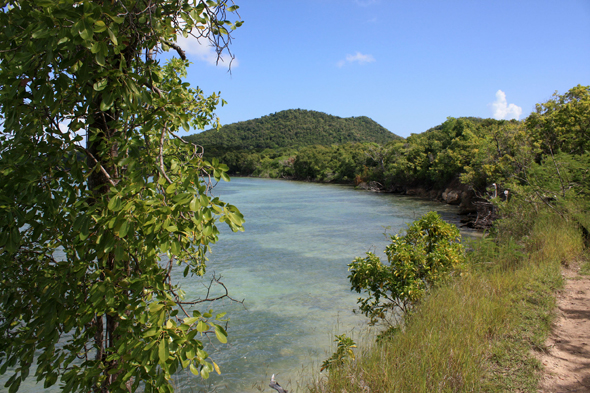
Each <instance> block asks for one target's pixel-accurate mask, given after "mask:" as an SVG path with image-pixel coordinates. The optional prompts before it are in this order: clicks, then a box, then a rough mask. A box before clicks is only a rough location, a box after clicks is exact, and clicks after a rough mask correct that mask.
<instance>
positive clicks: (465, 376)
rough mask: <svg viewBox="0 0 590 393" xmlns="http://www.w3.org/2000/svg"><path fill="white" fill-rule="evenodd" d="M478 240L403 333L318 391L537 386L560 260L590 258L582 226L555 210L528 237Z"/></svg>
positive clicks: (500, 389) (502, 389)
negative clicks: (462, 268) (460, 270)
mask: <svg viewBox="0 0 590 393" xmlns="http://www.w3.org/2000/svg"><path fill="white" fill-rule="evenodd" d="M501 229H503V230H506V235H505V236H502V237H500V238H499V239H498V242H499V245H497V244H496V243H494V242H492V241H491V240H484V241H480V242H479V243H476V244H474V248H475V250H474V251H473V252H472V253H471V255H470V260H471V264H470V266H469V268H468V270H467V272H465V273H464V274H463V275H462V276H461V277H457V278H455V279H453V280H452V281H451V282H450V283H449V284H447V285H444V286H442V287H440V288H438V289H436V290H433V291H432V293H431V294H430V295H429V296H428V297H427V299H426V300H425V301H424V302H423V303H422V304H421V305H420V306H419V307H418V309H417V310H415V312H414V313H413V315H411V316H410V317H409V318H408V320H407V324H406V326H405V329H404V331H403V332H402V333H399V334H398V335H396V336H395V337H393V338H392V339H390V340H388V341H386V342H384V343H382V344H376V345H375V346H374V347H373V348H371V349H369V350H367V351H366V352H364V353H362V354H361V356H359V357H358V358H357V359H359V360H358V361H357V362H354V363H352V364H349V365H347V366H346V367H345V368H342V369H340V370H336V371H333V372H331V374H330V377H329V378H328V379H324V380H323V383H321V384H316V385H314V386H311V387H310V390H311V391H312V392H341V391H346V392H349V393H352V392H364V391H367V390H366V387H368V388H369V389H370V391H371V392H438V391H441V392H447V391H448V392H471V391H485V392H506V391H528V392H535V391H536V388H537V384H538V378H539V376H540V364H539V362H538V361H537V360H536V359H535V358H534V356H533V351H534V350H542V349H543V347H544V342H545V339H546V337H547V335H548V333H549V330H550V323H551V320H552V318H553V312H554V307H555V300H554V295H553V294H554V291H555V290H556V289H558V288H559V287H560V286H561V285H562V282H561V274H560V266H561V263H567V262H568V261H572V260H573V259H580V258H582V257H583V255H584V254H583V253H584V250H583V240H582V236H581V233H580V232H579V231H578V229H577V228H575V227H574V226H573V225H572V224H571V223H567V222H565V221H563V220H561V219H558V218H555V217H544V218H543V217H542V218H539V219H537V220H536V222H535V224H534V225H533V228H532V231H531V232H530V234H528V235H527V236H525V237H524V238H523V239H522V241H520V242H518V243H517V242H514V241H513V240H512V239H511V237H510V233H509V232H510V224H509V223H508V224H506V223H504V226H503V227H501Z"/></svg>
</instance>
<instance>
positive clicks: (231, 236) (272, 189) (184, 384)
mask: <svg viewBox="0 0 590 393" xmlns="http://www.w3.org/2000/svg"><path fill="white" fill-rule="evenodd" d="M214 193H215V195H216V196H220V197H221V199H222V200H223V201H225V202H229V203H231V204H234V205H236V206H237V207H238V208H239V209H240V210H241V212H242V213H243V214H244V217H245V218H246V224H245V229H246V231H245V232H240V233H232V232H231V231H229V230H227V228H225V227H221V226H220V230H221V231H222V234H221V235H220V239H219V242H218V243H217V244H215V245H213V253H212V254H211V255H210V256H209V259H210V261H209V264H208V277H205V278H203V279H200V278H195V277H192V278H191V277H187V278H183V277H182V271H181V270H180V269H179V271H177V272H176V276H177V277H176V278H177V280H178V282H180V283H181V287H182V288H183V290H184V291H185V292H186V294H187V296H186V299H187V300H191V299H196V298H199V297H200V296H203V295H204V285H206V284H207V283H208V280H209V278H210V277H211V274H212V273H213V272H215V274H217V275H221V276H222V280H221V281H223V282H224V283H225V285H226V286H227V287H228V288H229V290H230V294H231V296H232V297H233V298H235V299H239V300H242V299H244V305H245V308H244V306H243V305H241V304H238V303H232V302H229V301H222V302H218V303H217V304H213V305H206V306H205V307H207V308H208V306H211V308H214V309H215V311H216V312H221V311H227V313H228V314H227V316H228V317H229V318H230V323H229V327H228V333H229V342H228V344H226V345H218V344H215V343H212V344H211V345H209V347H208V351H209V353H210V355H211V357H212V358H213V360H214V361H215V362H216V363H218V364H219V366H220V367H221V370H222V375H221V376H217V375H213V376H211V377H210V378H209V380H207V381H206V382H205V383H203V381H202V380H200V379H199V378H197V377H195V376H193V375H192V374H191V373H190V372H181V373H180V374H178V375H177V376H176V378H175V381H174V382H175V385H176V391H178V392H183V393H185V392H201V391H208V390H212V389H215V390H216V391H218V392H258V391H272V390H271V389H270V388H269V387H268V382H269V380H270V376H271V374H277V380H278V381H279V382H280V383H281V385H282V386H283V387H285V388H286V389H288V390H289V391H292V390H293V391H298V390H300V389H298V387H297V385H296V384H297V381H298V380H299V381H302V380H304V379H305V377H306V376H308V375H309V374H310V373H311V371H312V370H313V372H314V374H317V372H318V370H319V364H321V362H322V361H323V360H324V359H326V358H327V357H328V356H329V354H330V352H331V351H332V350H333V347H332V340H333V336H334V334H340V333H348V334H349V335H350V334H352V335H353V336H354V335H356V336H357V337H358V336H360V335H363V334H366V333H364V332H365V331H366V321H365V319H364V317H362V316H359V315H356V314H353V313H352V310H353V309H354V308H355V305H356V298H357V295H356V294H355V293H352V292H351V291H350V285H349V283H348V280H347V275H348V272H347V266H346V265H347V264H348V263H350V262H351V261H352V260H353V259H354V258H355V257H356V256H363V255H364V253H365V252H367V251H373V252H375V253H376V254H377V255H382V253H383V250H384V248H385V245H386V244H387V238H386V236H384V232H387V233H388V234H393V233H397V232H398V231H399V230H400V229H403V228H405V227H406V225H405V224H406V223H409V222H411V221H413V220H415V219H417V218H419V217H421V216H422V215H423V214H424V213H426V212H428V211H431V210H436V211H438V212H439V213H441V214H442V215H443V217H444V218H445V219H447V220H449V221H454V222H455V223H456V222H457V221H458V220H457V216H456V212H457V210H456V208H455V207H451V206H447V205H443V204H438V203H434V202H428V201H422V200H418V199H413V198H409V197H403V196H397V195H391V194H376V193H371V192H366V191H358V190H354V189H353V188H351V187H348V186H339V185H324V184H312V183H303V182H292V181H278V180H266V179H250V178H235V179H232V181H231V182H230V183H220V184H219V185H218V186H217V187H216V188H215V190H214ZM222 225H224V224H222ZM213 345H215V348H214V347H213ZM31 386H32V388H31V390H30V391H31V392H33V391H43V389H39V387H35V386H33V385H31Z"/></svg>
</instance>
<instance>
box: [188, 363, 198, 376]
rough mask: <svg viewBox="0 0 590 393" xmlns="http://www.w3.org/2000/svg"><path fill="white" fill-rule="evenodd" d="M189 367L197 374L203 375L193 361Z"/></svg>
mask: <svg viewBox="0 0 590 393" xmlns="http://www.w3.org/2000/svg"><path fill="white" fill-rule="evenodd" d="M189 369H190V370H191V373H193V374H194V375H196V376H199V375H201V373H200V372H199V370H198V369H197V368H196V367H195V366H194V365H193V364H192V363H191V365H190V366H189Z"/></svg>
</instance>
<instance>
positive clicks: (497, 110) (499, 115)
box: [490, 90, 522, 120]
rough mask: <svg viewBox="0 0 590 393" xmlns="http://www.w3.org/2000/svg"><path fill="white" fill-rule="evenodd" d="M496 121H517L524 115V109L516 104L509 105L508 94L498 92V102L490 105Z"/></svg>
mask: <svg viewBox="0 0 590 393" xmlns="http://www.w3.org/2000/svg"><path fill="white" fill-rule="evenodd" d="M490 106H491V107H492V112H493V114H494V118H495V119H496V120H509V119H516V120H518V118H519V117H520V115H521V114H522V108H521V107H519V106H517V105H515V104H508V101H506V93H504V92H503V91H502V90H498V91H497V92H496V101H494V102H492V103H491V104H490Z"/></svg>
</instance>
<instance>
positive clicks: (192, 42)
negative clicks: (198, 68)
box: [176, 34, 238, 68]
mask: <svg viewBox="0 0 590 393" xmlns="http://www.w3.org/2000/svg"><path fill="white" fill-rule="evenodd" d="M176 43H177V44H178V46H180V47H181V48H182V49H183V50H184V51H185V52H186V54H187V55H191V56H193V57H195V58H196V59H198V60H201V61H204V62H206V63H209V64H211V65H216V63H217V53H216V52H215V50H214V49H213V46H211V45H210V44H209V42H207V43H203V42H201V41H199V40H198V39H196V38H195V37H193V36H191V35H189V36H188V37H187V38H185V37H183V36H182V35H180V34H179V35H178V37H177V40H176ZM230 61H231V66H232V68H235V67H237V66H238V60H237V59H234V60H233V61H232V60H231V58H230V57H229V56H228V55H227V53H223V54H222V55H221V58H220V59H219V65H223V66H225V67H228V66H229V63H230Z"/></svg>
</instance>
